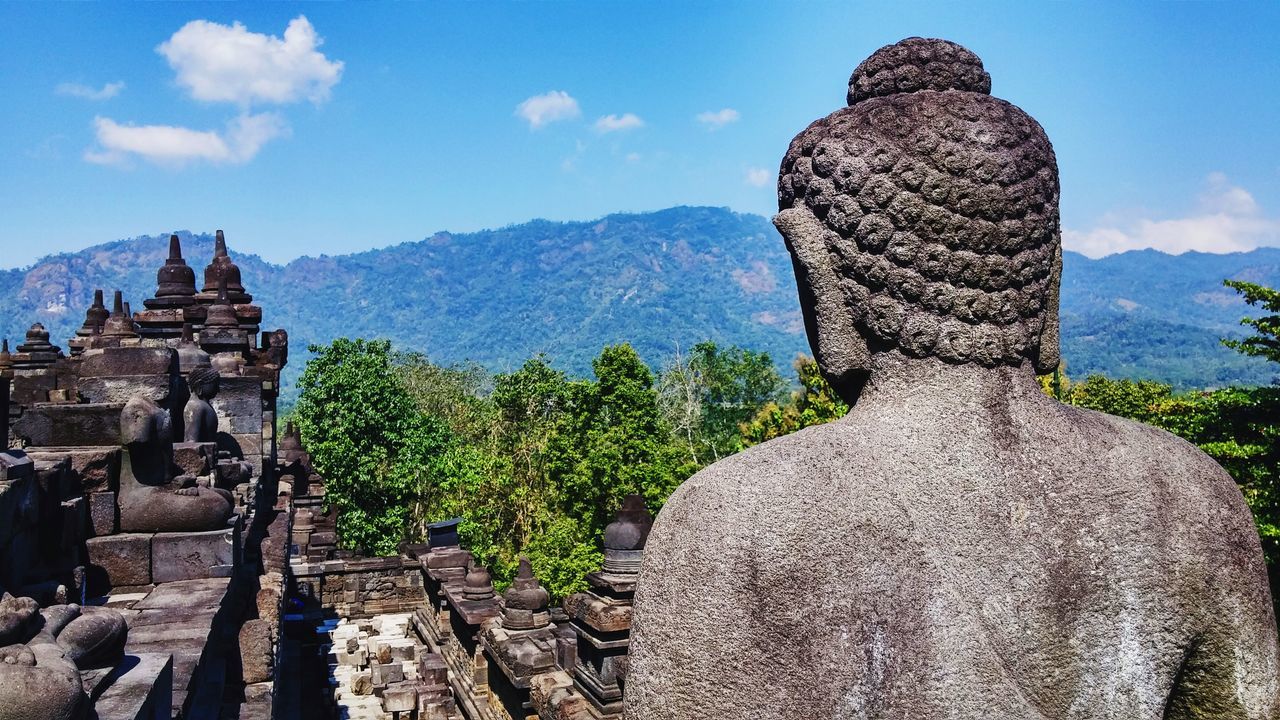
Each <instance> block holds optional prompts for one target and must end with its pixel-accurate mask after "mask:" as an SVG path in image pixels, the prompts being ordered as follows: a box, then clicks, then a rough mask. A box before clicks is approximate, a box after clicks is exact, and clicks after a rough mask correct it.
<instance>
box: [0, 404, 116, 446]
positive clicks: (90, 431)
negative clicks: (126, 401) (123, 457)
mask: <svg viewBox="0 0 1280 720" xmlns="http://www.w3.org/2000/svg"><path fill="white" fill-rule="evenodd" d="M123 409H124V405H123V404H122V403H81V404H78V405H35V406H33V407H29V408H27V409H26V412H24V413H22V417H20V418H18V420H17V422H15V423H14V424H13V434H14V435H15V436H17V437H20V438H22V439H23V441H24V442H25V444H27V445H36V446H42V447H50V446H53V447H71V446H84V445H108V446H111V447H119V446H120V411H121V410H123Z"/></svg>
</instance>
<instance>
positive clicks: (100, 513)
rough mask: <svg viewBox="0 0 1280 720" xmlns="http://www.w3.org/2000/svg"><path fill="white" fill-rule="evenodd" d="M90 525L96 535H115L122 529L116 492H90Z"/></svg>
mask: <svg viewBox="0 0 1280 720" xmlns="http://www.w3.org/2000/svg"><path fill="white" fill-rule="evenodd" d="M89 526H90V529H91V530H92V531H93V536H94V537H102V536H103V535H114V534H116V533H117V532H119V530H120V513H119V510H118V509H117V508H116V494H115V493H113V492H96V493H90V494H89Z"/></svg>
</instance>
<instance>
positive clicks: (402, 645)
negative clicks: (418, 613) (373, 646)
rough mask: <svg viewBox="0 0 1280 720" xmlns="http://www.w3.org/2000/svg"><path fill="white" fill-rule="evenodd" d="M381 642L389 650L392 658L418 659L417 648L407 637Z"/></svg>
mask: <svg viewBox="0 0 1280 720" xmlns="http://www.w3.org/2000/svg"><path fill="white" fill-rule="evenodd" d="M382 643H383V645H385V646H386V648H387V649H388V650H389V651H390V653H391V658H392V659H393V660H409V661H414V660H417V659H418V648H417V646H416V645H414V643H413V641H412V640H410V639H409V638H394V639H391V640H383V641H382Z"/></svg>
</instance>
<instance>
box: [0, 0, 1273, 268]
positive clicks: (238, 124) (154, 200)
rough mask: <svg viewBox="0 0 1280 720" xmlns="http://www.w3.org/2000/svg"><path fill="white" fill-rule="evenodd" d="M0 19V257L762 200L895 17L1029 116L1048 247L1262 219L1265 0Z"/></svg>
mask: <svg viewBox="0 0 1280 720" xmlns="http://www.w3.org/2000/svg"><path fill="white" fill-rule="evenodd" d="M236 23H239V24H240V26H237V25H236ZM0 27H3V28H4V31H3V32H4V42H3V43H2V44H0V92H2V94H3V97H4V98H5V100H6V102H5V103H4V104H3V105H2V106H0V127H3V128H4V131H3V132H2V133H0V152H2V153H3V157H4V158H5V160H4V162H3V164H2V165H0V217H2V218H3V222H0V267H18V266H23V265H27V264H30V263H31V262H33V261H34V260H36V259H37V258H38V257H40V256H42V255H44V254H46V253H51V252H59V251H63V250H75V249H79V248H82V247H85V246H87V245H91V244H96V243H100V242H105V241H109V240H113V239H117V238H121V237H131V236H135V235H142V234H158V233H164V232H169V231H170V230H174V229H189V230H193V231H212V230H213V229H215V228H224V229H225V230H226V232H227V235H228V238H229V241H230V243H231V244H232V247H233V248H235V249H238V250H240V251H252V252H256V253H258V254H260V255H262V256H263V257H265V258H267V259H269V260H273V261H277V262H282V261H286V260H289V259H292V258H294V257H297V256H299V255H304V254H307V255H316V254H321V253H328V254H338V253H346V252H353V251H359V250H364V249H368V248H372V247H381V246H386V245H392V244H396V243H401V242H406V241H414V240H418V239H421V238H423V237H424V236H427V235H429V234H431V233H432V232H435V231H437V230H452V231H466V230H475V229H481V228H486V227H496V226H501V225H505V224H509V223H517V222H523V221H525V220H528V219H531V218H535V217H543V218H551V219H564V220H571V219H591V218H595V217H598V216H601V215H605V214H608V213H611V212H617V211H643V210H653V209H659V208H663V207H669V206H672V205H679V204H690V205H703V204H705V205H723V206H728V207H731V208H733V209H735V210H740V211H747V212H755V213H760V214H765V215H769V214H772V212H773V211H774V210H775V209H776V206H775V195H774V189H773V182H774V179H775V177H776V172H777V166H778V162H779V160H780V159H781V157H782V154H783V152H784V151H785V149H786V146H787V143H788V142H789V140H790V139H791V137H793V136H794V135H795V134H796V133H797V132H799V131H800V130H801V129H803V128H804V127H805V126H806V125H807V124H808V123H809V122H810V121H812V120H813V119H815V118H817V117H820V116H822V115H825V114H827V113H829V112H831V111H832V110H835V109H837V108H838V107H840V106H841V105H842V104H843V102H844V94H845V84H846V82H847V80H848V76H849V74H850V73H851V72H852V70H853V68H854V67H855V66H857V64H858V63H859V62H860V61H861V60H862V59H863V58H865V57H866V56H867V55H868V54H870V53H871V52H872V51H874V50H875V49H876V48H878V47H880V46H882V45H885V44H888V43H891V42H894V41H897V40H899V39H901V38H903V37H907V36H910V35H922V36H932V37H945V38H948V39H951V40H955V41H957V42H960V43H961V44H964V45H966V46H967V47H969V48H970V49H972V50H973V51H975V52H976V53H977V54H978V55H979V56H980V57H981V58H982V59H983V61H984V63H985V64H986V67H987V69H988V70H989V71H990V73H991V75H992V80H993V94H995V95H997V96H999V97H1003V98H1005V99H1008V100H1010V101H1012V102H1014V103H1015V104H1017V105H1019V106H1021V107H1022V108H1024V109H1025V110H1027V111H1028V112H1030V113H1031V114H1032V115H1034V116H1035V117H1036V118H1037V119H1039V120H1040V122H1041V123H1042V124H1043V125H1044V126H1045V129H1046V130H1047V131H1048V133H1049V137H1050V138H1051V140H1052V141H1053V143H1054V146H1055V148H1056V150H1057V155H1058V162H1059V166H1060V170H1061V174H1062V185H1063V193H1062V194H1063V197H1062V214H1063V224H1064V227H1065V228H1066V233H1065V243H1066V245H1067V247H1069V248H1076V249H1080V250H1084V251H1086V252H1088V253H1089V254H1092V255H1102V254H1106V253H1108V252H1114V251H1118V250H1125V249H1131V248H1136V247H1147V246H1153V247H1157V248H1161V249H1165V250H1168V251H1172V252H1180V251H1185V250H1205V251H1213V252H1225V251H1231V250H1240V249H1248V248H1251V247H1254V246H1256V245H1259V244H1265V245H1280V132H1277V131H1276V128H1277V127H1278V126H1280V122H1278V121H1280V52H1278V51H1277V50H1276V46H1275V40H1274V30H1275V28H1277V27H1280V3H1275V2H1267V3H1261V2H1259V3H1207V2H1206V3H1052V4H1047V3H1035V2H1017V3H868V4H864V3H859V4H848V3H838V4H837V3H821V2H815V3H804V4H800V3H786V4H784V3H774V2H760V1H756V2H747V3H728V2H716V3H702V2H678V3H676V2H671V3H636V4H623V3H611V2H606V3H598V2H590V3H559V2H556V3H551V2H548V3H521V4H490V3H447V4H446V3H422V4H394V5H391V4H359V5H355V4H305V5H294V4H288V3H263V4H237V3H219V4H178V3H163V4H156V3H148V4H128V5H125V4H92V5H90V4H49V3H40V4H18V3H5V4H0ZM287 28H288V30H287V31H286V29H287Z"/></svg>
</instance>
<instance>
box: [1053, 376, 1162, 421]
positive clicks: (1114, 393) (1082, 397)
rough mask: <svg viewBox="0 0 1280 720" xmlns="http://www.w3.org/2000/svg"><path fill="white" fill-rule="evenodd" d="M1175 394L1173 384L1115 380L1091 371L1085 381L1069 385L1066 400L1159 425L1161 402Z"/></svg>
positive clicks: (1077, 404)
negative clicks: (1091, 373)
mask: <svg viewBox="0 0 1280 720" xmlns="http://www.w3.org/2000/svg"><path fill="white" fill-rule="evenodd" d="M1172 397H1173V388H1172V387H1170V386H1168V385H1165V384H1164V383H1158V382H1153V381H1151V380H1128V379H1125V380H1112V379H1111V378H1108V377H1106V376H1103V375H1097V374H1094V375H1090V376H1089V377H1087V378H1085V381H1084V382H1083V383H1076V384H1073V385H1070V386H1069V387H1068V389H1067V391H1066V392H1065V393H1064V398H1063V399H1064V400H1065V401H1066V402H1068V403H1070V404H1072V405H1076V406H1078V407H1083V408H1088V409H1090V410H1097V411H1099V412H1104V413H1108V414H1111V415H1119V416H1120V417H1126V418H1131V419H1133V420H1137V421H1139V422H1144V423H1147V424H1149V425H1157V426H1158V425H1159V424H1160V422H1159V407H1160V403H1162V402H1164V401H1166V400H1169V399H1170V398H1172Z"/></svg>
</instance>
